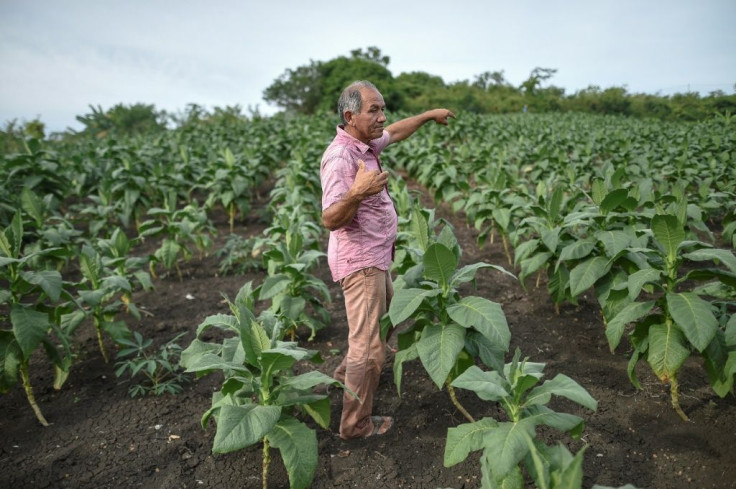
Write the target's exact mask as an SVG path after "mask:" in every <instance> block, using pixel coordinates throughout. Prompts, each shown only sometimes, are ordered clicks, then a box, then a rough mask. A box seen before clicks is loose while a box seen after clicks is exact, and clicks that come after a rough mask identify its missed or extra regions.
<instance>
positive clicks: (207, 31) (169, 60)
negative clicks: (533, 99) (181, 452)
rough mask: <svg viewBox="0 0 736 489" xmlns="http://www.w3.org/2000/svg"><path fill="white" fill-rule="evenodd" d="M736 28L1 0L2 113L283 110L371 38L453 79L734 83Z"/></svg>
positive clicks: (611, 7) (644, 85) (630, 17)
mask: <svg viewBox="0 0 736 489" xmlns="http://www.w3.org/2000/svg"><path fill="white" fill-rule="evenodd" d="M734 25H736V1H734V0H687V1H683V0H668V1H662V0H651V1H648V0H636V1H633V0H615V1H612V0H597V1H591V0H587V1H579V0H567V1H565V0H506V1H497V0H485V1H481V0H467V1H464V0H442V1H438V0H422V1H415V0H404V1H402V0H390V1H386V0H374V1H372V2H356V1H352V2H344V1H343V2H337V1H325V0H311V1H303V0H302V1H295V0H270V1H267V0H255V1H252V0H241V1H234V0H208V1H206V2H205V1H202V0H200V1H193V0H177V1H169V0H125V1H122V0H116V1H108V0H86V1H82V0H64V1H59V0H0V125H2V127H5V126H6V124H7V123H8V122H10V121H13V120H16V121H18V122H23V121H30V120H33V119H36V118H39V119H40V120H41V121H42V122H44V123H45V124H46V128H47V132H51V131H63V130H66V129H68V128H71V129H75V130H78V129H81V128H82V127H83V126H82V125H81V124H80V123H79V122H78V121H77V120H76V116H77V115H84V114H89V113H91V109H90V106H94V107H101V108H102V109H103V110H107V109H109V108H111V107H112V106H114V105H116V104H119V103H123V104H126V105H129V104H135V103H145V104H153V105H155V107H156V109H159V110H166V111H167V112H170V113H175V114H176V113H181V112H182V111H183V110H184V109H186V107H187V105H189V104H197V105H200V106H202V107H204V108H206V109H207V110H212V109H213V108H214V107H223V108H224V107H226V106H235V105H239V106H241V107H242V109H243V112H244V113H246V114H248V113H250V111H253V110H258V111H259V112H260V113H261V114H265V115H270V114H273V113H275V112H276V111H278V110H279V108H278V107H276V106H273V105H269V104H268V103H266V102H265V101H263V91H264V90H265V89H266V87H268V86H269V85H270V84H271V83H272V82H273V81H274V80H276V79H277V78H278V77H279V76H281V75H282V74H283V73H284V72H285V71H286V70H287V69H295V68H297V67H299V66H304V65H308V64H309V63H310V62H311V61H329V60H331V59H334V58H336V57H338V56H349V55H350V52H351V51H352V50H354V49H359V48H362V49H365V48H367V47H369V46H376V47H378V48H379V49H380V50H381V52H382V54H383V55H387V56H389V58H390V62H389V65H388V68H389V70H390V71H391V73H392V74H393V75H394V76H398V75H399V74H401V73H409V72H414V71H422V72H425V73H429V74H431V75H437V76H440V77H442V79H443V80H444V81H445V82H446V83H452V82H457V81H462V80H470V81H472V80H474V79H475V77H476V76H477V75H479V74H481V73H483V72H486V71H490V72H494V71H503V74H504V76H505V78H506V80H507V81H508V82H509V83H511V84H513V85H516V86H518V85H520V84H521V83H522V82H523V81H524V80H525V79H527V78H528V77H529V74H530V73H531V71H532V70H533V69H534V68H537V67H543V68H553V69H556V70H557V72H556V73H555V75H554V76H553V77H552V78H551V79H550V80H549V81H548V84H551V85H555V86H557V87H561V88H564V89H565V93H567V94H573V93H575V92H576V91H578V90H582V89H584V88H587V87H589V86H591V85H596V86H598V87H601V88H602V89H605V88H608V87H613V86H616V87H625V88H626V89H627V91H628V92H629V93H652V94H660V95H671V94H673V93H684V92H688V91H696V92H699V93H701V94H702V95H707V94H708V93H709V92H711V91H714V90H722V91H724V92H726V93H728V94H731V93H734V90H735V85H736V28H734ZM378 88H379V89H380V87H378Z"/></svg>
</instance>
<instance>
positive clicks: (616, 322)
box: [606, 301, 654, 352]
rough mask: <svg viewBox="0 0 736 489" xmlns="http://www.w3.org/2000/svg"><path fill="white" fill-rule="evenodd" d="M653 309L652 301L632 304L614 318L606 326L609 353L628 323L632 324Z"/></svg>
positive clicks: (616, 345) (613, 348) (614, 347)
mask: <svg viewBox="0 0 736 489" xmlns="http://www.w3.org/2000/svg"><path fill="white" fill-rule="evenodd" d="M653 307H654V301H648V302H632V303H631V304H628V305H626V306H625V307H624V308H623V309H621V311H619V313H618V314H616V316H615V317H614V318H613V319H612V320H610V321H609V322H608V324H606V338H608V345H609V347H610V348H611V352H613V350H615V349H616V348H617V347H618V344H619V343H620V342H621V337H622V336H623V334H624V329H625V328H626V325H627V324H629V323H633V322H635V321H638V320H639V319H641V318H643V317H644V316H646V315H647V314H649V311H651V310H652V308H653Z"/></svg>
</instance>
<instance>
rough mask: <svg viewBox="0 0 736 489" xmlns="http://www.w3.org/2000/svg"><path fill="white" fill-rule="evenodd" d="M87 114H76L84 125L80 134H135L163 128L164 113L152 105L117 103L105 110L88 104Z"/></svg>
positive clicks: (98, 135) (101, 135)
mask: <svg viewBox="0 0 736 489" xmlns="http://www.w3.org/2000/svg"><path fill="white" fill-rule="evenodd" d="M89 108H90V110H91V111H92V112H91V113H89V114H84V115H78V116H77V121H79V122H80V123H82V124H83V125H84V129H83V130H82V131H81V133H82V134H85V135H90V136H95V137H98V138H101V137H105V136H108V135H109V136H136V135H141V134H147V133H152V132H157V131H162V130H163V129H165V127H166V126H165V124H164V120H165V114H164V113H162V112H158V111H156V108H155V107H154V106H153V105H146V104H141V103H138V104H133V105H125V104H117V105H115V106H113V107H111V108H109V109H108V110H107V111H105V110H103V109H102V107H101V106H99V105H98V106H97V107H94V106H92V105H90V106H89Z"/></svg>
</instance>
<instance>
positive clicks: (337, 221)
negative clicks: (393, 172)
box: [322, 160, 388, 231]
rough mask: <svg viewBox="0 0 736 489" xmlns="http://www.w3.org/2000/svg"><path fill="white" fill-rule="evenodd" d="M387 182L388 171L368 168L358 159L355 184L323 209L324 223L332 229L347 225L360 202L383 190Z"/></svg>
mask: <svg viewBox="0 0 736 489" xmlns="http://www.w3.org/2000/svg"><path fill="white" fill-rule="evenodd" d="M387 183H388V173H387V172H385V171H384V172H379V171H378V170H366V169H365V162H364V161H363V160H358V172H357V173H356V174H355V181H354V182H353V185H352V186H351V187H350V190H348V191H347V193H346V194H345V195H343V197H342V199H340V200H338V201H337V202H335V203H334V204H332V205H331V206H330V207H328V208H327V209H325V210H324V211H322V224H324V226H325V227H326V228H327V229H329V230H330V231H334V230H336V229H340V228H341V227H343V226H345V225H346V224H348V223H349V222H350V221H352V220H353V217H355V214H356V213H357V212H358V208H359V207H360V203H361V202H362V201H363V200H365V199H366V198H368V197H370V196H371V195H375V194H377V193H378V192H380V191H381V190H383V188H384V187H385V186H386V184H387Z"/></svg>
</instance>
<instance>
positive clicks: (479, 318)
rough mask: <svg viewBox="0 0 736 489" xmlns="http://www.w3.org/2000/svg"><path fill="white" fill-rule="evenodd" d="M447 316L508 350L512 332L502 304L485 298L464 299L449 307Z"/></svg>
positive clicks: (472, 297)
mask: <svg viewBox="0 0 736 489" xmlns="http://www.w3.org/2000/svg"><path fill="white" fill-rule="evenodd" d="M447 314H448V315H449V316H450V318H452V320H453V321H455V322H456V323H458V324H459V325H460V326H462V327H464V328H475V329H476V330H477V331H479V332H480V333H481V334H483V336H485V337H486V338H487V339H488V340H489V341H490V342H491V343H492V344H493V345H496V346H498V347H499V348H503V349H504V351H506V350H508V348H509V342H510V341H511V332H510V331H509V326H508V323H507V322H506V315H505V314H504V313H503V309H502V308H501V305H500V304H497V303H495V302H492V301H489V300H488V299H486V298H483V297H476V296H471V297H464V298H463V299H461V300H460V301H459V302H457V303H455V304H453V305H451V306H449V307H448V308H447Z"/></svg>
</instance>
